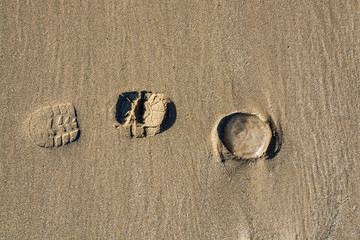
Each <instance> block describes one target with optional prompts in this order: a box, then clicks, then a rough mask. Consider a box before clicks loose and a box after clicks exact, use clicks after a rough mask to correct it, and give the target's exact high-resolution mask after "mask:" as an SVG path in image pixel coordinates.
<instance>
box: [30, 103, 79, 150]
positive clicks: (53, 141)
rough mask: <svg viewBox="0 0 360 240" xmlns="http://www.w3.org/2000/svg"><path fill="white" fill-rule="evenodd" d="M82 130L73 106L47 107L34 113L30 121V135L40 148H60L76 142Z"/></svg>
mask: <svg viewBox="0 0 360 240" xmlns="http://www.w3.org/2000/svg"><path fill="white" fill-rule="evenodd" d="M79 133H80V130H79V128H78V122H77V119H76V111H75V108H74V106H73V105H72V104H70V103H68V104H60V105H54V106H49V107H45V108H42V109H39V110H38V111H36V112H34V113H33V114H32V115H31V117H30V120H29V135H30V138H31V139H32V140H33V142H34V143H36V144H37V145H38V146H40V147H46V148H52V147H60V146H62V145H65V144H68V143H70V142H73V141H75V140H76V139H77V138H78V136H79Z"/></svg>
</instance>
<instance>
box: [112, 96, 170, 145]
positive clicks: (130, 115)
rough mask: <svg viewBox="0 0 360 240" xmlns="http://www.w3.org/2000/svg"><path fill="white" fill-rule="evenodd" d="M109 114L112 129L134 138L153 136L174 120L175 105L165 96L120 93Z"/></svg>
mask: <svg viewBox="0 0 360 240" xmlns="http://www.w3.org/2000/svg"><path fill="white" fill-rule="evenodd" d="M111 112H112V114H111V116H112V118H113V120H115V121H114V127H115V128H119V127H122V128H123V129H126V130H125V131H126V133H127V135H128V136H129V137H136V138H142V137H146V136H154V135H156V134H158V133H160V132H162V131H164V130H166V129H168V128H169V127H170V126H171V125H172V124H173V123H174V122H175V119H176V110H175V105H174V103H173V102H172V101H171V100H170V99H169V98H168V97H167V96H166V95H164V94H161V93H152V92H146V91H141V92H126V93H122V94H121V95H120V96H119V97H118V100H117V103H116V104H115V105H114V106H113V107H112V108H111Z"/></svg>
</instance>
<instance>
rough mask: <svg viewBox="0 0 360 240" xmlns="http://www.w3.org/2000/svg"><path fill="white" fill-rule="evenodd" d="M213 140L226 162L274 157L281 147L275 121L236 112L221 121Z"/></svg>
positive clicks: (217, 150)
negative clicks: (229, 160) (228, 160)
mask: <svg viewBox="0 0 360 240" xmlns="http://www.w3.org/2000/svg"><path fill="white" fill-rule="evenodd" d="M214 136H216V137H214ZM213 141H214V149H215V150H216V152H217V154H218V155H219V156H220V158H221V160H222V161H225V160H227V159H234V160H249V159H256V158H260V157H266V158H272V157H274V156H275V155H276V154H277V152H278V151H279V150H280V146H281V138H280V134H279V130H278V129H277V128H275V124H274V122H273V121H272V120H271V119H270V118H269V119H264V118H263V117H260V116H258V115H257V114H250V113H233V114H230V115H228V116H226V117H224V118H223V119H221V121H220V122H219V124H218V126H217V128H216V131H215V132H214V134H213Z"/></svg>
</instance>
